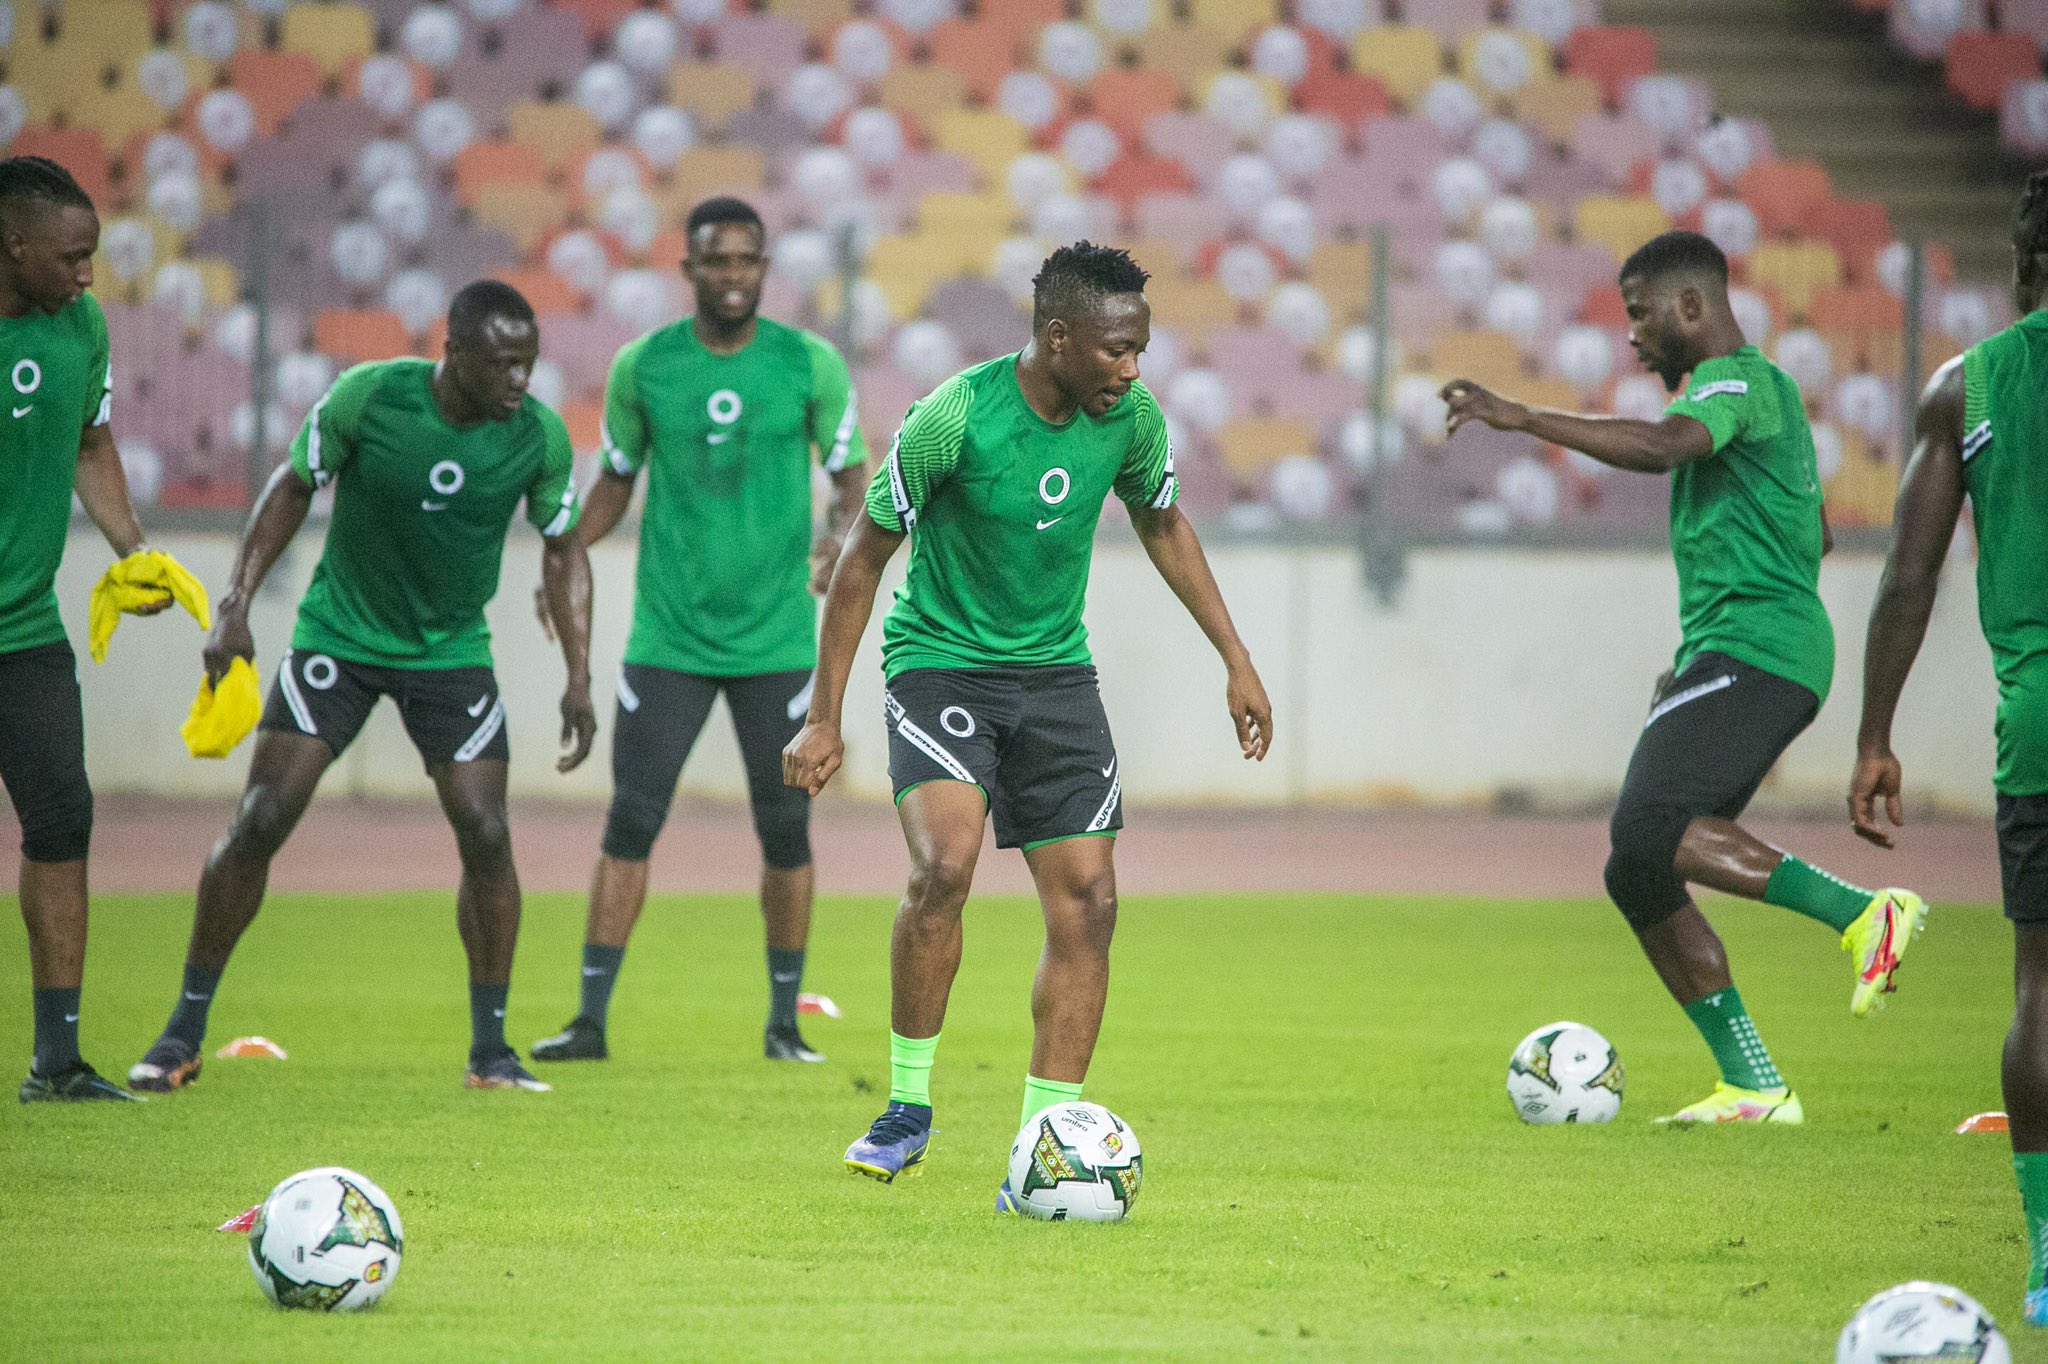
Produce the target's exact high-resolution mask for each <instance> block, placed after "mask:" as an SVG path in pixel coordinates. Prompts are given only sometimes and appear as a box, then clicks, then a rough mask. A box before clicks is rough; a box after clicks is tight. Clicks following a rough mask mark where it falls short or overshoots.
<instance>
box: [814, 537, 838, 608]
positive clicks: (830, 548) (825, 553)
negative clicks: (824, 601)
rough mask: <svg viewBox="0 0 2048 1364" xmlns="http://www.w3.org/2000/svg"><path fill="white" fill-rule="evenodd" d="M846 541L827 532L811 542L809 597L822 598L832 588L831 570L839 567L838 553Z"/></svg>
mask: <svg viewBox="0 0 2048 1364" xmlns="http://www.w3.org/2000/svg"><path fill="white" fill-rule="evenodd" d="M845 543H846V541H845V540H844V539H842V538H841V537H839V536H837V535H834V534H832V532H830V531H827V532H825V533H824V534H823V535H820V536H819V537H818V538H817V539H816V540H813V541H812V542H811V595H812V596H814V597H822V596H824V595H825V591H826V589H827V588H829V587H831V586H832V570H833V569H835V568H837V567H838V566H839V551H840V548H841V547H842V546H843V545H845Z"/></svg>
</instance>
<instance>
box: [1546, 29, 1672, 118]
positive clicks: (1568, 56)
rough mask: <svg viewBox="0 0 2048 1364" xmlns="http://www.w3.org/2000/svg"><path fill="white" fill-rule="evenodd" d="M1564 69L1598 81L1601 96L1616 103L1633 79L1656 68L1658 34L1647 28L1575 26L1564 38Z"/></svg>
mask: <svg viewBox="0 0 2048 1364" xmlns="http://www.w3.org/2000/svg"><path fill="white" fill-rule="evenodd" d="M1564 69H1565V73H1566V74H1567V75H1572V76H1589V77H1591V78H1592V79H1593V80H1595V81H1598V82H1599V84H1600V93H1601V96H1602V97H1603V98H1604V99H1606V101H1607V102H1608V103H1609V104H1619V103H1620V102H1621V96H1622V92H1623V91H1625V90H1627V89H1628V87H1629V85H1630V84H1631V83H1632V82H1634V81H1635V80H1637V79H1638V78H1640V77H1643V76H1647V75H1649V74H1651V73H1652V72H1654V71H1655V70H1656V69H1657V35H1656V33H1655V32H1653V31H1652V30H1650V29H1647V28H1634V27H1626V28H1575V29H1573V30H1572V34H1571V36H1570V37H1569V38H1567V39H1565V43H1564Z"/></svg>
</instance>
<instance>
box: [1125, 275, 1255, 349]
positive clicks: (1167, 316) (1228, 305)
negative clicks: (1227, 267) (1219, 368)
mask: <svg viewBox="0 0 2048 1364" xmlns="http://www.w3.org/2000/svg"><path fill="white" fill-rule="evenodd" d="M1145 297H1146V299H1147V300H1148V301H1149V302H1150V303H1151V304H1152V320H1153V321H1154V322H1156V323H1158V324H1159V325H1160V326H1162V327H1165V328H1167V329H1168V330H1169V331H1171V332H1172V333H1173V334H1174V335H1175V336H1178V337H1180V338H1181V340H1183V341H1185V342H1187V343H1189V344H1190V345H1196V346H1199V345H1201V344H1202V343H1203V342H1204V341H1206V340H1207V339H1208V337H1209V333H1210V332H1212V331H1214V330H1216V328H1218V327H1228V326H1232V325H1235V323H1236V322H1237V315H1238V306H1237V300H1236V299H1234V298H1232V297H1231V296H1230V292H1229V290H1227V289H1225V288H1224V287H1223V286H1222V285H1220V284H1218V283H1217V282H1216V281H1215V280H1213V279H1191V278H1189V277H1188V276H1186V275H1183V274H1180V273H1178V272H1177V271H1166V272H1164V273H1161V274H1158V275H1154V276H1153V277H1152V279H1151V281H1150V282H1149V283H1147V284H1146V285H1145Z"/></svg>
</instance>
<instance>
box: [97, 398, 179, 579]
mask: <svg viewBox="0 0 2048 1364" xmlns="http://www.w3.org/2000/svg"><path fill="white" fill-rule="evenodd" d="M73 486H74V487H75V488H76V490H77V492H78V500H79V502H81V503H82V504H84V507H85V514H86V515H87V516H90V517H91V518H92V523H93V524H94V525H95V526H98V527H99V528H100V534H102V535H104V536H106V537H107V544H108V546H109V547H110V548H111V549H112V550H113V551H114V557H115V558H116V559H125V558H127V557H128V556H129V555H131V554H133V553H134V552H135V551H136V550H138V549H141V548H142V524H141V523H140V522H139V521H137V520H136V519H135V506H134V504H133V503H132V502H130V501H129V500H128V475H127V474H126V473H125V472H123V471H122V468H121V452H120V451H119V450H117V449H116V448H115V447H114V428H113V427H112V426H111V425H105V426H88V427H86V428H85V431H84V432H83V433H82V434H81V435H80V436H79V438H78V478H77V482H76V483H75V484H74V485H73ZM170 600H171V599H170V597H169V596H168V595H166V596H165V598H164V605H165V606H168V605H170ZM157 609H158V610H161V609H163V608H162V607H158V608H157ZM136 614H138V615H149V614H152V613H151V612H147V611H143V612H137V613H136Z"/></svg>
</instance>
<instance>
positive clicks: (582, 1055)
mask: <svg viewBox="0 0 2048 1364" xmlns="http://www.w3.org/2000/svg"><path fill="white" fill-rule="evenodd" d="M610 1055H611V1051H610V1049H609V1048H607V1047H606V1046H605V1044H604V1024H602V1023H593V1022H591V1021H590V1020H589V1019H587V1018H585V1017H583V1015H581V1014H578V1015H577V1016H576V1017H574V1018H572V1019H570V1020H569V1026H568V1027H566V1028H564V1029H562V1030H561V1031H560V1032H558V1033H556V1034H555V1035H554V1036H553V1037H543V1038H541V1040H540V1041H538V1042H536V1043H534V1044H533V1059H534V1060H536V1061H602V1060H605V1059H606V1058H607V1057H609V1056H610Z"/></svg>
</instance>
